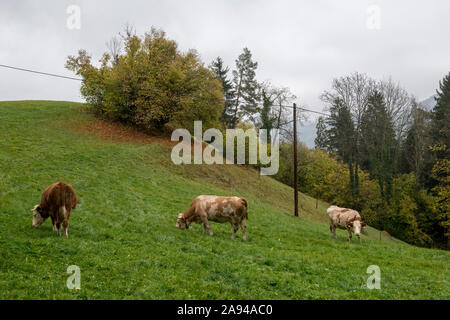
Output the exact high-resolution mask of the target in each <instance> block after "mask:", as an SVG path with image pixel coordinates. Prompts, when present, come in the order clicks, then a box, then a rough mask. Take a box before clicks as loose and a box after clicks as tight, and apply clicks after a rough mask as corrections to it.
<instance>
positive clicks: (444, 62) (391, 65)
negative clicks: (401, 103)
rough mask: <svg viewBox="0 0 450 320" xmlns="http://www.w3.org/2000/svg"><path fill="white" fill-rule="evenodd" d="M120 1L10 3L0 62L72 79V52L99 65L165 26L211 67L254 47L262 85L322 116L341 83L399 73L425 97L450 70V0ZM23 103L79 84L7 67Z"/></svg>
mask: <svg viewBox="0 0 450 320" xmlns="http://www.w3.org/2000/svg"><path fill="white" fill-rule="evenodd" d="M112 2H113V1H100V0H89V1H75V0H72V1H61V0H58V1H56V0H54V1H47V0H40V1H32V0H30V1H20V0H18V1H15V0H14V1H13V0H2V1H1V2H0V40H1V41H0V64H6V65H12V66H17V67H22V68H29V69H35V70H40V71H45V72H50V73H57V74H63V75H68V76H73V74H71V72H70V71H68V70H66V69H65V68H64V64H65V61H66V58H67V56H68V55H71V54H76V53H77V51H78V49H81V48H83V49H86V50H87V51H88V52H89V53H90V54H91V55H92V56H93V58H94V60H95V61H97V60H98V59H99V58H100V56H101V54H102V53H103V52H104V51H105V50H106V46H105V43H106V41H107V40H109V39H110V38H111V37H112V36H114V35H115V34H117V33H118V32H119V31H121V30H122V29H123V26H124V25H125V24H126V23H130V24H132V25H134V26H135V27H136V30H137V33H138V34H143V33H144V32H145V31H148V30H149V29H150V27H151V26H152V25H154V26H156V27H160V28H162V29H163V30H165V31H166V33H167V35H168V37H169V38H171V39H174V40H176V41H177V42H178V43H179V45H180V48H181V50H187V49H189V48H194V49H196V50H197V51H198V52H199V54H200V55H201V58H202V60H203V61H204V62H205V63H207V64H209V63H210V62H211V61H212V60H213V59H214V58H215V57H217V56H221V57H222V58H223V59H224V61H225V62H226V64H228V65H229V66H230V67H231V68H233V67H234V60H235V59H236V57H237V56H238V55H239V54H240V52H241V51H242V48H243V47H245V46H247V47H248V48H249V49H250V50H251V51H252V53H253V56H254V59H255V60H256V61H258V63H259V68H258V70H257V78H258V80H260V81H263V80H270V81H271V82H272V83H273V84H274V85H278V86H288V87H290V88H291V90H292V91H293V92H294V93H295V94H296V95H297V96H298V102H299V103H300V104H303V105H308V106H310V107H312V108H313V109H316V110H319V111H320V110H322V106H323V105H322V103H321V102H320V100H319V95H320V93H321V92H322V91H323V90H325V89H328V88H329V87H330V84H331V80H332V79H333V78H334V77H338V76H343V75H347V74H349V73H351V72H354V71H358V72H365V73H367V74H368V75H370V76H371V77H374V78H377V79H382V78H388V77H389V76H391V77H392V79H393V80H394V81H396V82H399V83H400V84H401V85H402V86H403V87H404V88H405V89H406V90H408V91H409V92H410V93H411V94H413V95H415V96H416V97H417V98H418V99H419V100H423V99H425V98H427V97H429V96H430V95H432V94H434V93H435V89H436V88H437V86H438V83H439V80H440V79H442V78H443V77H444V75H445V74H446V73H448V72H449V71H450V41H448V34H449V32H450V18H449V16H450V1H448V0H441V1H438V0H427V1H411V0H408V1H399V0H396V1H381V0H372V1H366V0H354V1H346V0H341V1H333V0H330V1H312V0H311V1H298V0H297V1H281V0H276V1H275V0H272V1H265V0H240V1H238V0H222V1H219V0H199V1H197V0H184V1H181V0H179V1H166V0H165V1H148V0H147V1H134V0H127V1H120V2H119V1H114V3H112ZM70 5H77V6H79V8H80V12H81V15H80V18H81V20H80V21H81V27H80V29H69V28H68V27H67V19H68V18H69V16H70V14H68V13H67V8H68V7H69V6H70ZM378 9H379V17H380V19H379V20H378V19H377V10H378ZM377 27H379V28H377ZM22 99H49V100H71V101H82V98H81V96H80V93H79V83H78V82H76V81H71V80H64V79H57V78H51V77H46V76H40V75H35V74H31V73H25V72H21V71H14V70H8V69H4V68H0V100H22Z"/></svg>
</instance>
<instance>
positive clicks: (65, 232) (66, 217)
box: [63, 208, 70, 238]
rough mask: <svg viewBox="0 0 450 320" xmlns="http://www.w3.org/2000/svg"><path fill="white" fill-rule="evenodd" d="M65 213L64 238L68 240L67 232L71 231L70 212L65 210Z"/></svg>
mask: <svg viewBox="0 0 450 320" xmlns="http://www.w3.org/2000/svg"><path fill="white" fill-rule="evenodd" d="M63 212H64V222H63V227H64V236H65V237H66V238H68V237H69V233H68V232H67V230H68V229H69V217H70V210H66V208H63Z"/></svg>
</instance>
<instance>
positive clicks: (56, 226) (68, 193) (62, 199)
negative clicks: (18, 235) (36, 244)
mask: <svg viewBox="0 0 450 320" xmlns="http://www.w3.org/2000/svg"><path fill="white" fill-rule="evenodd" d="M77 201H78V198H77V195H76V193H75V191H74V190H73V188H72V186H71V185H70V184H66V183H64V182H56V183H54V184H52V185H50V186H48V187H47V188H46V189H45V190H44V192H42V196H41V204H39V205H35V206H34V208H33V209H31V211H32V212H33V226H34V227H36V228H37V227H39V226H40V225H41V224H43V223H44V221H45V220H46V219H47V218H48V217H51V219H52V224H53V231H57V232H58V234H59V235H61V231H60V227H61V224H62V225H63V227H64V234H65V236H66V237H68V236H69V234H68V233H67V229H68V227H69V217H70V211H72V209H75V207H76V205H77Z"/></svg>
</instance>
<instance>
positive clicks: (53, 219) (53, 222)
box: [50, 216, 56, 232]
mask: <svg viewBox="0 0 450 320" xmlns="http://www.w3.org/2000/svg"><path fill="white" fill-rule="evenodd" d="M50 218H51V219H52V225H53V231H54V232H56V226H55V218H54V217H53V216H50Z"/></svg>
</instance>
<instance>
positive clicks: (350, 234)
mask: <svg viewBox="0 0 450 320" xmlns="http://www.w3.org/2000/svg"><path fill="white" fill-rule="evenodd" d="M348 241H349V242H352V231H351V230H348Z"/></svg>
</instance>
